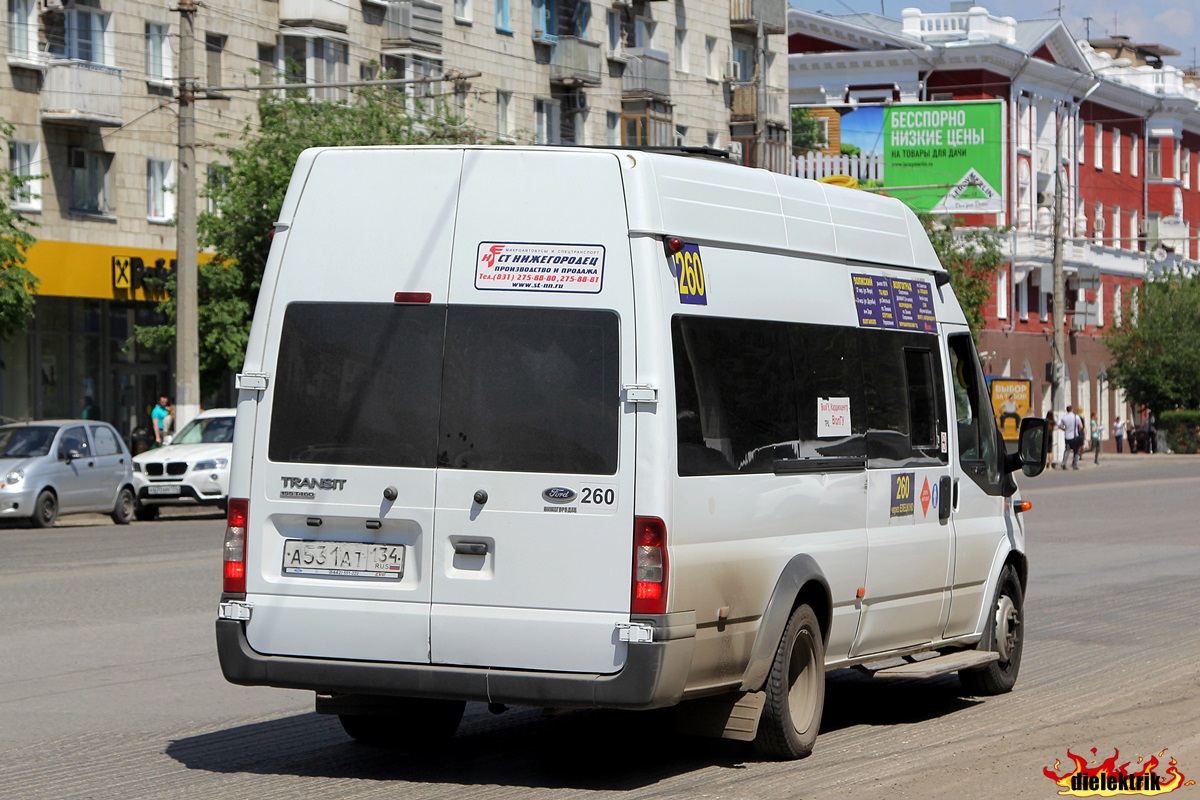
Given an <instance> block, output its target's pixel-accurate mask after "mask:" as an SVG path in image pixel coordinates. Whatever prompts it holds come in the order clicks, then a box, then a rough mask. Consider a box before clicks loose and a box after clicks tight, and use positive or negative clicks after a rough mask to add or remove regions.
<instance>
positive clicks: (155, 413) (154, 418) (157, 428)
mask: <svg viewBox="0 0 1200 800" xmlns="http://www.w3.org/2000/svg"><path fill="white" fill-rule="evenodd" d="M170 405H171V400H170V398H168V397H167V396H166V395H165V394H164V395H159V398H158V404H157V405H155V406H154V408H152V409H151V410H150V427H151V428H153V429H154V444H155V445H156V446H157V445H161V444H162V439H163V420H165V419H166V418H167V416H168V415H170V413H171V412H170V411H168V410H167V408H168V406H170Z"/></svg>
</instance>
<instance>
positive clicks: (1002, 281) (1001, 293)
mask: <svg viewBox="0 0 1200 800" xmlns="http://www.w3.org/2000/svg"><path fill="white" fill-rule="evenodd" d="M996 318H997V319H1008V270H1006V269H1001V270H1000V271H999V272H998V273H996Z"/></svg>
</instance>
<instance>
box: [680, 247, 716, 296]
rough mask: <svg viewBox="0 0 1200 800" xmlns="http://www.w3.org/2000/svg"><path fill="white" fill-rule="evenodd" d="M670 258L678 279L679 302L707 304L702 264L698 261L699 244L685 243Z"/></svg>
mask: <svg viewBox="0 0 1200 800" xmlns="http://www.w3.org/2000/svg"><path fill="white" fill-rule="evenodd" d="M671 259H672V261H673V264H674V267H675V275H676V277H677V279H678V287H679V302H681V303H687V304H689V305H693V306H706V305H708V294H707V287H706V286H705V285H704V264H703V263H702V262H701V261H700V245H697V244H685V245H683V247H682V248H681V249H680V250H679V252H677V253H675V254H674V255H672V256H671Z"/></svg>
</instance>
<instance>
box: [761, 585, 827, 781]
mask: <svg viewBox="0 0 1200 800" xmlns="http://www.w3.org/2000/svg"><path fill="white" fill-rule="evenodd" d="M765 692H766V703H765V704H764V706H763V712H762V717H761V718H760V719H759V721H758V733H757V735H756V736H755V737H754V747H755V749H757V750H758V752H759V754H761V755H763V756H765V757H767V758H771V759H776V760H779V761H784V760H789V759H796V758H804V757H805V756H807V755H809V754H810V753H811V752H812V749H813V745H814V744H816V741H817V732H818V731H819V730H820V728H821V712H822V711H823V709H824V707H825V642H824V641H823V640H822V639H821V625H820V623H818V622H817V615H816V614H814V613H813V610H812V609H811V608H809V607H808V606H805V605H802V606H799V607H798V608H797V609H796V610H795V611H793V612H792V616H791V619H789V620H788V624H787V627H786V628H785V629H784V631H783V638H782V639H780V641H779V648H778V649H777V650H776V651H775V660H774V661H773V662H772V664H771V673H770V675H768V676H767V685H766V687H765Z"/></svg>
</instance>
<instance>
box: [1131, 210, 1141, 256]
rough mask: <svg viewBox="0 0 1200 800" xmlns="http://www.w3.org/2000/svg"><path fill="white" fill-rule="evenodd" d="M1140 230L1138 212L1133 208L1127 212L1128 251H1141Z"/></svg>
mask: <svg viewBox="0 0 1200 800" xmlns="http://www.w3.org/2000/svg"><path fill="white" fill-rule="evenodd" d="M1141 233H1142V232H1141V230H1140V229H1139V228H1138V212H1137V209H1136V208H1135V209H1134V210H1133V211H1130V212H1129V249H1130V250H1141V249H1142V247H1141V241H1140V238H1141Z"/></svg>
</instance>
